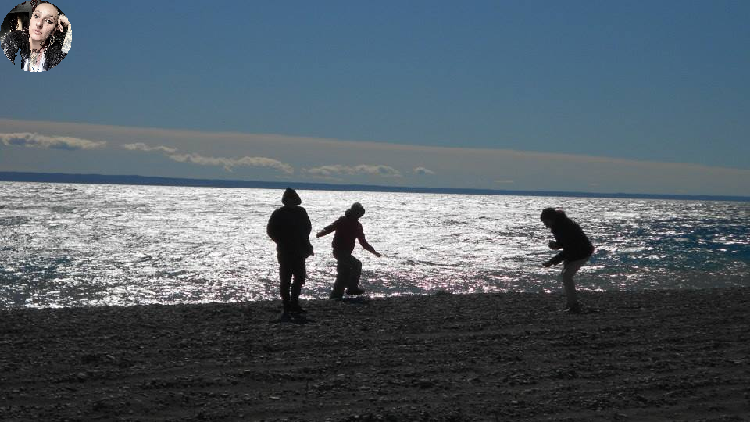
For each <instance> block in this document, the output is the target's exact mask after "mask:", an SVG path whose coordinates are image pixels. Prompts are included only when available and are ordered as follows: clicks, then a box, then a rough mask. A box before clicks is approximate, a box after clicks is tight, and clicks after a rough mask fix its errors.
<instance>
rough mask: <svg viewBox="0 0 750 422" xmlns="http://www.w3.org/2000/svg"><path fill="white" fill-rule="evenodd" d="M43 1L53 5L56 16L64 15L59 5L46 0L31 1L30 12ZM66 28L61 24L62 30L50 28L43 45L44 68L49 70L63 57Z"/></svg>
mask: <svg viewBox="0 0 750 422" xmlns="http://www.w3.org/2000/svg"><path fill="white" fill-rule="evenodd" d="M45 3H46V4H49V5H52V6H54V8H55V9H57V13H58V16H59V15H64V13H63V12H62V10H60V8H59V7H57V6H55V5H54V4H52V3H50V2H48V1H32V2H31V13H32V14H33V13H34V11H35V10H36V8H37V7H39V5H40V4H45ZM68 30H69V28H68V27H66V26H63V32H58V31H57V28H55V29H54V30H52V34H50V37H49V38H47V40H46V41H45V43H44V44H45V45H44V47H45V49H46V52H45V53H44V55H45V59H44V70H50V69H51V68H53V67H55V66H57V65H58V64H60V62H61V61H62V59H64V58H65V55H66V54H65V52H63V43H64V42H65V36H66V35H68Z"/></svg>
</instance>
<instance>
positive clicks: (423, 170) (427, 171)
mask: <svg viewBox="0 0 750 422" xmlns="http://www.w3.org/2000/svg"><path fill="white" fill-rule="evenodd" d="M414 174H435V172H434V171H432V170H430V169H427V168H424V167H417V168H415V169H414Z"/></svg>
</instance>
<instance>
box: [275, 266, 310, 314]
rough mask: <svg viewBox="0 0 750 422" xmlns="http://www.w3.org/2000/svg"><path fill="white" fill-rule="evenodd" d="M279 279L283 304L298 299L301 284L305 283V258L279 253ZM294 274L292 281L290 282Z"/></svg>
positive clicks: (285, 304) (286, 304)
mask: <svg viewBox="0 0 750 422" xmlns="http://www.w3.org/2000/svg"><path fill="white" fill-rule="evenodd" d="M277 257H278V260H279V280H280V281H281V300H282V301H284V306H285V307H286V306H288V305H289V304H290V303H294V304H296V303H297V302H298V301H299V295H300V292H302V285H303V284H305V278H306V277H307V274H306V273H305V258H302V257H298V256H290V255H282V254H279V255H278V256H277ZM292 276H294V283H292Z"/></svg>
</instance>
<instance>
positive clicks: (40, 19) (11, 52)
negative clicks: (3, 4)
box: [2, 1, 73, 72]
mask: <svg viewBox="0 0 750 422" xmlns="http://www.w3.org/2000/svg"><path fill="white" fill-rule="evenodd" d="M26 11H28V12H29V18H28V26H27V24H26V22H27V20H26V19H22V18H25V16H24V14H25V12H26ZM8 16H9V17H10V18H9V17H6V22H3V26H5V24H6V23H9V25H12V26H14V27H11V31H10V32H8V33H7V34H6V35H5V36H4V37H3V39H2V47H3V52H5V56H6V57H8V59H10V61H11V62H13V64H16V54H19V55H20V56H21V68H22V69H23V70H25V71H28V72H44V71H47V70H50V69H52V68H53V67H55V66H57V65H58V64H60V62H61V61H62V60H63V59H64V58H65V56H66V55H67V54H68V51H69V50H70V43H71V39H72V33H73V31H72V28H71V25H70V21H69V20H68V18H67V17H66V16H65V15H64V14H63V13H62V11H61V10H60V9H58V8H57V6H55V5H54V4H52V3H49V2H46V1H30V2H23V3H22V4H19V5H18V6H16V7H15V8H14V9H13V10H12V11H11V13H9V14H8ZM19 26H21V27H20V28H19Z"/></svg>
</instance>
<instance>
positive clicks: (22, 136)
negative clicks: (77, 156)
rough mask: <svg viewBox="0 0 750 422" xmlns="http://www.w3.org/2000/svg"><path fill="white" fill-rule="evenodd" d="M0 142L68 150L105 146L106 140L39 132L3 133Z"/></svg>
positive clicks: (7, 144)
mask: <svg viewBox="0 0 750 422" xmlns="http://www.w3.org/2000/svg"><path fill="white" fill-rule="evenodd" d="M0 142H2V143H3V144H4V145H5V146H18V147H27V148H44V149H47V148H52V149H64V150H68V151H74V150H81V149H96V148H104V146H105V145H106V144H107V143H106V142H104V141H89V140H86V139H79V138H68V137H62V136H45V135H40V134H38V133H28V132H26V133H2V134H0Z"/></svg>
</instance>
